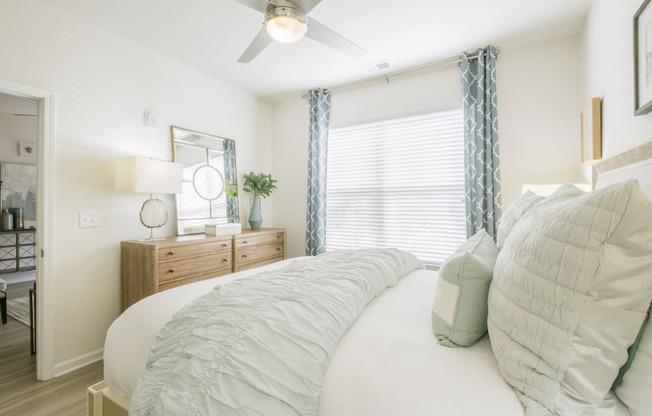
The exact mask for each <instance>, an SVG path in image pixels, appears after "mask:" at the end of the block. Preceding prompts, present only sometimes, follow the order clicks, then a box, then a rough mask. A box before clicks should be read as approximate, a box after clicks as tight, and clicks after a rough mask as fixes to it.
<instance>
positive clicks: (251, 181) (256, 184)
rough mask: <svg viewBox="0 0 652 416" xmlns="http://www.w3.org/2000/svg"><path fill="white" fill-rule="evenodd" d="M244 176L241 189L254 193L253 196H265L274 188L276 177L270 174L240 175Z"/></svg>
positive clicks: (251, 173)
mask: <svg viewBox="0 0 652 416" xmlns="http://www.w3.org/2000/svg"><path fill="white" fill-rule="evenodd" d="M242 177H243V178H244V185H243V187H242V189H243V190H244V191H245V192H250V193H252V194H254V197H257V196H262V197H263V198H267V197H268V196H270V195H271V194H272V191H274V189H276V183H277V182H278V181H277V180H276V179H273V178H272V175H271V174H270V175H265V174H264V173H253V172H249V173H245V174H244V175H242Z"/></svg>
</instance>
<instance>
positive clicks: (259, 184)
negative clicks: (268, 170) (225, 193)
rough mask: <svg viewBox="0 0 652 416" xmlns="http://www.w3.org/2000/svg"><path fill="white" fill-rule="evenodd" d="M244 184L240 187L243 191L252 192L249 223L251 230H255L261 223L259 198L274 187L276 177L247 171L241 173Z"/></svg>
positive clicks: (266, 194) (267, 194)
mask: <svg viewBox="0 0 652 416" xmlns="http://www.w3.org/2000/svg"><path fill="white" fill-rule="evenodd" d="M242 177H243V178H244V185H243V186H242V189H243V190H244V191H245V192H249V193H251V194H253V196H254V197H253V199H252V201H251V211H250V213H249V225H250V226H251V229H252V230H257V229H259V228H260V226H261V225H262V223H263V215H262V213H261V211H260V199H261V198H267V197H268V196H270V195H271V194H272V192H273V191H274V189H276V183H277V182H278V181H277V180H276V179H273V178H272V175H271V174H267V175H266V174H264V173H254V172H249V173H245V174H244V175H242Z"/></svg>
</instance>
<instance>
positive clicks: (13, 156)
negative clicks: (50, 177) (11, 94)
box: [0, 98, 38, 165]
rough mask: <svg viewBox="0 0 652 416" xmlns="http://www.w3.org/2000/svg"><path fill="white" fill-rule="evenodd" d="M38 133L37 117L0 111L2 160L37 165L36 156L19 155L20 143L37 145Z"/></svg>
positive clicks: (0, 152)
mask: <svg viewBox="0 0 652 416" xmlns="http://www.w3.org/2000/svg"><path fill="white" fill-rule="evenodd" d="M25 99H27V98H25ZM37 135H38V131H37V119H36V117H22V116H14V115H12V114H9V113H3V112H0V162H4V163H19V164H23V165H35V164H36V158H35V157H25V156H23V157H21V156H19V153H18V150H19V149H18V143H21V142H26V143H34V145H36V139H37V137H38V136H37Z"/></svg>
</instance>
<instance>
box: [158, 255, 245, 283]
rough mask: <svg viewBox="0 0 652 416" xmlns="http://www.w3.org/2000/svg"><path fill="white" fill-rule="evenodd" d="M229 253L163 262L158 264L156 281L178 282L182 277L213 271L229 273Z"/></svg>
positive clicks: (230, 261) (230, 266) (230, 263)
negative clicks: (225, 270)
mask: <svg viewBox="0 0 652 416" xmlns="http://www.w3.org/2000/svg"><path fill="white" fill-rule="evenodd" d="M231 268H232V260H231V252H230V251H229V252H227V253H223V254H222V253H214V254H208V255H205V256H199V257H191V258H186V259H181V260H173V261H165V262H160V263H159V264H158V281H159V283H164V282H167V281H169V280H178V279H182V278H184V277H188V276H193V275H197V274H202V273H208V272H211V271H215V270H223V269H227V270H229V271H231Z"/></svg>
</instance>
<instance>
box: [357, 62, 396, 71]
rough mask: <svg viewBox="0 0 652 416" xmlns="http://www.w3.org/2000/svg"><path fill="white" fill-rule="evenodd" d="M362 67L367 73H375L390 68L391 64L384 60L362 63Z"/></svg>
mask: <svg viewBox="0 0 652 416" xmlns="http://www.w3.org/2000/svg"><path fill="white" fill-rule="evenodd" d="M362 68H363V69H364V70H365V71H367V73H368V74H375V73H376V72H380V71H384V70H386V69H389V68H391V65H390V64H389V61H387V60H384V61H378V62H374V63H372V64H367V65H364V66H363V67H362Z"/></svg>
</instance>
